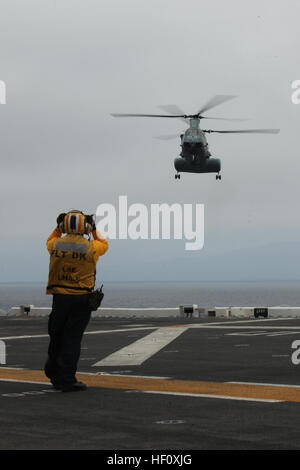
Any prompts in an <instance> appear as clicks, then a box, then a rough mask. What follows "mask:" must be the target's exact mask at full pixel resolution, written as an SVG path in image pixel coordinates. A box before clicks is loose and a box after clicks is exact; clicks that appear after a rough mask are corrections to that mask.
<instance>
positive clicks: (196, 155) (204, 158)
mask: <svg viewBox="0 0 300 470" xmlns="http://www.w3.org/2000/svg"><path fill="white" fill-rule="evenodd" d="M199 123H200V120H199V119H197V118H193V119H190V127H189V128H188V129H187V130H186V131H185V133H184V134H181V136H180V137H181V152H180V157H179V158H175V161H174V166H175V169H176V170H177V172H178V173H179V172H187V173H219V171H220V170H221V162H220V160H219V159H217V158H211V154H210V152H209V149H208V143H207V140H206V137H205V133H204V132H203V131H202V130H201V129H200V127H199Z"/></svg>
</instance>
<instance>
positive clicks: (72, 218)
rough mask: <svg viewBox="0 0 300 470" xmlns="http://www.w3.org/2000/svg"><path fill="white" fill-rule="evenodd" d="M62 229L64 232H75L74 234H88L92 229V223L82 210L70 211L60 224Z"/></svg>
mask: <svg viewBox="0 0 300 470" xmlns="http://www.w3.org/2000/svg"><path fill="white" fill-rule="evenodd" d="M60 229H61V231H62V232H63V233H74V234H80V235H83V234H88V233H89V232H90V231H91V230H90V224H89V223H88V222H87V220H86V216H85V215H84V213H83V212H81V211H76V210H73V211H70V212H68V213H67V214H66V215H65V217H64V220H63V222H61V224H60Z"/></svg>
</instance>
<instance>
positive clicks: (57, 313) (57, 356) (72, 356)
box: [44, 211, 108, 392]
mask: <svg viewBox="0 0 300 470" xmlns="http://www.w3.org/2000/svg"><path fill="white" fill-rule="evenodd" d="M56 222H57V227H56V228H55V230H54V231H53V232H52V233H51V235H50V236H49V238H48V240H47V249H48V251H49V253H50V266H49V279H48V286H47V294H53V304H52V311H51V314H50V316H49V321H48V333H49V336H50V343H49V348H48V359H47V362H46V364H45V368H44V370H45V374H46V376H47V377H48V378H49V379H50V380H51V382H52V384H53V386H54V388H56V389H58V390H62V391H64V392H69V391H77V390H85V389H86V385H85V384H83V383H82V382H78V381H77V380H76V377H75V374H76V371H77V363H78V360H79V357H80V345H81V339H82V335H83V333H84V330H85V328H86V327H87V325H88V322H89V320H90V316H91V307H90V305H89V293H91V292H92V291H93V289H94V285H95V277H96V263H97V261H98V258H99V256H102V255H104V253H105V252H106V251H107V249H108V242H107V240H106V239H105V238H104V237H103V236H102V235H101V233H100V232H99V231H97V230H96V225H95V221H94V219H93V216H89V215H84V214H83V213H82V212H80V211H71V212H69V213H67V214H60V215H59V216H58V218H57V220H56ZM63 233H66V236H64V237H62V234H63ZM90 233H92V235H93V240H88V239H86V238H85V237H84V234H90Z"/></svg>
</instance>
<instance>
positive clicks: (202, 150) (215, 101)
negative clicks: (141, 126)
mask: <svg viewBox="0 0 300 470" xmlns="http://www.w3.org/2000/svg"><path fill="white" fill-rule="evenodd" d="M233 98H235V96H233V95H216V96H214V97H213V98H211V99H210V100H209V101H208V102H207V103H206V104H205V105H204V106H202V108H201V109H200V110H199V111H198V112H197V113H196V114H186V113H185V112H184V111H182V110H181V109H180V108H179V107H178V106H176V105H166V106H159V108H160V109H162V110H163V111H165V112H166V113H168V114H123V113H114V114H112V116H114V117H153V118H156V117H158V118H179V119H181V120H182V121H184V122H185V123H186V124H188V125H189V127H188V129H187V130H186V131H185V132H184V133H182V134H181V135H180V138H181V152H180V156H179V157H178V158H175V160H174V166H175V169H176V171H177V173H176V174H175V179H180V173H217V174H216V179H217V180H221V175H220V171H221V160H220V159H219V158H212V156H211V153H210V151H209V148H208V143H207V140H206V136H205V134H211V133H219V134H238V133H239V134H278V133H279V131H280V130H279V129H240V130H239V129H237V130H212V129H206V130H205V129H200V120H201V119H219V120H229V121H243V120H244V119H228V118H219V117H212V116H203V113H205V112H206V111H208V110H210V109H212V108H214V107H215V106H219V105H220V104H222V103H225V102H226V101H229V100H231V99H233ZM176 137H178V135H166V136H160V137H158V138H160V139H162V140H168V139H172V138H176Z"/></svg>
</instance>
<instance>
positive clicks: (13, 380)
mask: <svg viewBox="0 0 300 470" xmlns="http://www.w3.org/2000/svg"><path fill="white" fill-rule="evenodd" d="M0 382H20V383H25V384H40V385H52V384H51V383H50V382H37V381H36V380H26V379H6V378H3V379H2V378H1V379H0Z"/></svg>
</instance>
